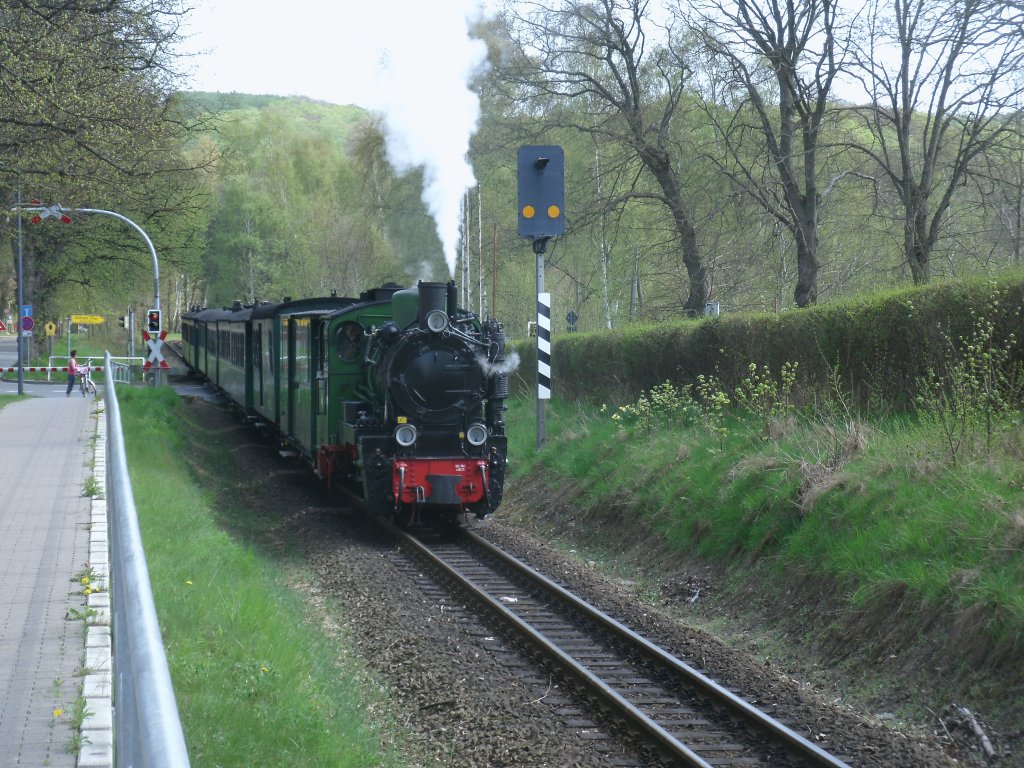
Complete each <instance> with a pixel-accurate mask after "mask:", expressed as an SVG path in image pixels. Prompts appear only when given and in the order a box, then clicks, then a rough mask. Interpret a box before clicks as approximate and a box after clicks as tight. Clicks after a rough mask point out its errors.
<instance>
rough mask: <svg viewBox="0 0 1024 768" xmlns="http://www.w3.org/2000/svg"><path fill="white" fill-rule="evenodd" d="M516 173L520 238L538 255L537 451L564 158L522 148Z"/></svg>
mask: <svg viewBox="0 0 1024 768" xmlns="http://www.w3.org/2000/svg"><path fill="white" fill-rule="evenodd" d="M516 162H517V170H518V174H519V236H520V237H526V238H529V239H530V240H531V241H533V252H534V253H535V254H536V255H537V449H538V450H539V449H540V448H541V446H542V445H544V439H545V437H546V430H545V425H544V404H545V402H546V401H548V400H550V399H551V294H550V293H545V292H544V252H545V251H546V250H547V244H548V240H550V239H551V238H552V237H555V236H557V235H561V234H564V232H565V215H564V213H563V210H562V209H563V207H564V202H565V155H564V153H563V152H562V148H561V147H558V146H525V147H520V148H519V153H518V156H517V158H516Z"/></svg>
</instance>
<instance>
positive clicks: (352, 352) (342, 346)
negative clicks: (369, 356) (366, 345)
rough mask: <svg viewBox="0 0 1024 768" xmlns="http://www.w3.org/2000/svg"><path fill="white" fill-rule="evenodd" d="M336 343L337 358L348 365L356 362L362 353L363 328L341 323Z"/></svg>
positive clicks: (355, 324) (349, 322)
mask: <svg viewBox="0 0 1024 768" xmlns="http://www.w3.org/2000/svg"><path fill="white" fill-rule="evenodd" d="M337 342H338V357H340V358H341V359H342V360H344V361H345V362H348V363H350V362H353V361H355V360H358V359H359V358H360V357H361V356H362V353H363V326H361V325H360V324H359V323H353V322H351V321H348V322H344V323H342V324H341V327H340V328H339V329H338V337H337Z"/></svg>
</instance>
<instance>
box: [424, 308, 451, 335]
mask: <svg viewBox="0 0 1024 768" xmlns="http://www.w3.org/2000/svg"><path fill="white" fill-rule="evenodd" d="M447 327H448V315H447V313H445V311H444V310H441V309H432V310H430V311H429V312H428V313H427V328H429V329H430V330H431V331H433V332H434V333H440V332H441V331H443V330H444V329H445V328H447Z"/></svg>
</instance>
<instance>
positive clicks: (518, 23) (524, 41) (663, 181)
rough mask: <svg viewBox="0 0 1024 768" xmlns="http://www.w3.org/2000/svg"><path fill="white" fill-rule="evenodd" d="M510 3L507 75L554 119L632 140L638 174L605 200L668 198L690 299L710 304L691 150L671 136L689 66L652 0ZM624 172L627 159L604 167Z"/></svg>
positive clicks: (614, 139)
mask: <svg viewBox="0 0 1024 768" xmlns="http://www.w3.org/2000/svg"><path fill="white" fill-rule="evenodd" d="M548 5H550V4H549V3H544V4H542V3H537V2H530V1H529V0H527V1H526V2H516V3H510V5H509V9H508V11H507V14H506V24H507V26H508V28H509V30H510V34H511V35H512V36H513V38H514V42H515V44H516V45H517V47H518V50H517V52H516V53H517V55H516V56H515V58H514V59H513V60H512V61H510V62H507V63H505V64H504V65H503V66H502V67H501V69H500V72H499V75H500V77H501V78H502V79H503V80H504V81H505V82H506V83H508V84H510V86H511V87H513V88H514V89H516V93H517V94H521V96H522V101H523V105H524V111H525V112H526V113H527V114H530V115H537V116H540V118H541V120H542V122H543V124H544V125H545V126H547V127H548V128H556V129H557V128H570V129H572V130H575V131H579V132H582V133H586V134H590V135H592V136H593V137H594V139H595V141H596V142H598V144H599V145H601V144H614V145H617V146H621V147H626V148H628V149H629V151H630V159H631V161H632V162H634V163H636V164H637V166H638V170H639V171H640V173H643V174H647V176H648V177H649V178H650V179H652V180H653V185H651V186H649V187H647V186H645V185H643V184H641V183H639V175H640V173H637V172H634V173H633V174H632V176H633V180H632V185H631V186H629V187H627V188H625V189H624V188H623V187H621V186H617V187H616V188H615V189H614V190H612V189H610V188H606V189H603V190H602V191H603V194H605V195H606V202H607V210H612V209H613V208H615V207H619V206H622V205H623V204H625V203H626V202H627V201H629V200H637V199H646V200H656V201H658V202H659V203H660V204H662V205H664V207H665V209H666V210H667V213H668V216H669V217H670V218H671V221H672V226H673V228H674V231H675V235H676V238H677V240H678V245H677V248H678V251H679V254H680V256H681V258H682V262H683V264H684V265H685V267H686V273H687V280H688V295H687V297H686V301H685V309H686V310H687V311H688V312H691V313H700V312H703V308H704V303H705V301H706V300H707V297H708V293H709V286H708V275H707V270H706V268H705V266H704V264H703V262H702V259H701V253H700V248H699V245H698V237H697V229H696V226H695V223H694V214H693V206H692V204H691V202H690V201H689V200H688V199H687V193H686V190H685V189H684V183H683V182H682V180H681V179H682V174H681V171H680V167H681V166H682V165H684V164H685V163H686V161H687V156H688V155H687V153H685V152H683V151H680V149H679V147H678V146H676V145H675V144H674V143H673V136H672V130H671V129H672V127H673V123H674V121H675V120H676V119H677V117H678V115H679V112H680V104H681V101H682V99H683V97H684V95H685V93H686V84H687V77H688V73H687V71H686V70H684V69H682V68H680V67H678V66H677V65H676V62H675V60H674V59H673V57H672V56H671V53H670V51H669V50H668V47H667V46H666V45H657V44H655V43H654V42H652V39H651V37H653V36H654V33H657V34H660V35H662V37H664V38H667V35H668V31H667V30H665V29H663V28H659V27H657V25H656V24H655V22H654V21H653V20H652V18H651V13H650V12H649V8H648V5H649V3H648V1H647V0H566V1H565V2H556V3H555V4H554V7H551V8H549V7H548ZM603 170H604V171H607V172H608V173H610V174H620V173H621V172H622V168H621V166H619V165H616V166H614V167H608V168H605V169H603Z"/></svg>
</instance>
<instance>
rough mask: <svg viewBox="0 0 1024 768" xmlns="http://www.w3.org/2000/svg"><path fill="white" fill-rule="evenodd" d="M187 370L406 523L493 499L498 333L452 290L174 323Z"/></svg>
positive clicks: (277, 306) (498, 494)
mask: <svg viewBox="0 0 1024 768" xmlns="http://www.w3.org/2000/svg"><path fill="white" fill-rule="evenodd" d="M182 350H183V356H184V358H185V361H186V363H187V364H188V366H189V368H190V369H191V370H192V371H193V372H195V373H198V374H199V375H201V376H203V377H204V378H206V379H207V380H208V381H209V382H210V383H211V384H212V385H213V386H214V387H216V388H217V389H218V390H220V391H221V392H222V393H224V395H225V396H226V397H227V398H228V399H229V400H231V401H232V402H233V403H234V404H235V405H237V406H238V407H239V408H240V409H242V411H243V412H244V413H245V414H246V415H247V417H248V418H250V419H251V420H253V421H255V422H256V423H257V424H259V425H261V426H266V427H268V428H269V429H271V430H272V431H273V433H274V435H275V436H276V437H277V438H278V439H280V440H281V442H282V443H283V444H285V446H286V447H287V450H288V451H289V452H292V453H297V454H298V455H300V456H301V457H302V458H303V459H304V460H305V461H307V462H308V463H309V464H310V465H311V466H312V468H313V470H314V471H315V472H316V474H317V475H318V476H319V477H320V478H321V479H322V480H323V481H324V482H325V483H326V484H327V485H328V486H329V487H336V486H339V485H341V486H344V487H346V488H347V489H349V490H350V491H352V492H355V493H357V494H358V495H359V496H361V497H362V499H363V501H364V504H365V505H366V506H368V507H369V508H370V509H371V510H372V511H373V512H374V513H376V514H380V515H383V516H386V517H389V518H390V519H392V520H393V521H395V522H397V523H399V524H403V525H410V524H413V523H423V524H427V525H434V524H439V523H444V522H452V521H454V520H455V519H456V517H457V515H458V514H460V513H471V514H474V515H476V516H477V517H481V518H482V517H484V516H485V515H487V514H489V513H490V512H493V511H494V510H495V509H496V508H497V507H498V505H499V504H500V503H501V498H502V491H503V486H504V480H505V465H506V454H507V440H506V437H505V423H504V420H503V412H504V410H505V402H504V401H505V399H506V398H507V396H508V370H507V365H506V360H505V334H504V330H503V327H502V324H501V323H499V322H498V321H496V320H491V319H488V320H480V319H479V318H477V317H476V316H475V315H474V314H473V313H471V312H468V311H466V310H464V309H461V308H459V307H458V306H457V293H456V289H455V285H454V283H448V284H445V283H428V282H420V283H419V284H418V285H416V286H415V287H413V288H401V287H399V286H397V285H394V284H387V285H385V286H383V287H380V288H373V289H371V290H368V291H365V292H363V293H362V294H360V296H359V298H342V297H337V296H328V297H321V298H310V299H299V300H292V299H290V298H286V299H285V300H284V301H282V302H280V303H273V304H270V303H262V304H257V305H254V306H243V305H242V304H241V303H240V302H236V303H235V305H234V306H233V307H228V308H222V309H195V310H193V311H191V312H188V313H186V314H185V315H184V316H183V318H182Z"/></svg>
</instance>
